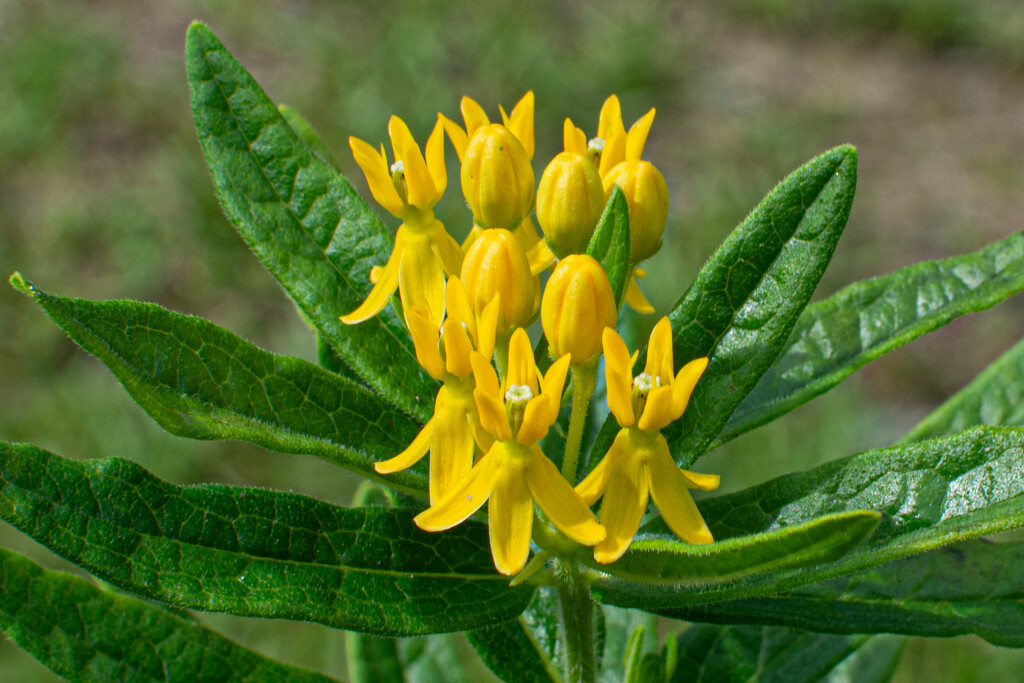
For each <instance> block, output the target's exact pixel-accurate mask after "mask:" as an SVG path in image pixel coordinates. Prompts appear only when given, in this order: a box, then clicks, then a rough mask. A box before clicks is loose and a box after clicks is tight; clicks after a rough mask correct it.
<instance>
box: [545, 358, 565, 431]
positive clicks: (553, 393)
mask: <svg viewBox="0 0 1024 683" xmlns="http://www.w3.org/2000/svg"><path fill="white" fill-rule="evenodd" d="M570 360H571V358H570V357H569V354H565V355H564V356H562V357H561V358H559V359H558V360H556V361H555V362H554V363H552V364H551V367H550V368H548V371H547V372H546V373H544V378H543V382H542V383H541V387H540V391H541V393H542V394H546V395H548V396H550V397H551V404H550V406H549V407H548V413H547V415H545V416H544V419H545V420H547V423H548V425H549V426H550V425H551V424H552V423H553V422H554V421H555V420H557V419H558V409H559V407H560V406H561V403H562V390H563V389H564V388H565V376H566V374H567V373H568V372H569V361H570Z"/></svg>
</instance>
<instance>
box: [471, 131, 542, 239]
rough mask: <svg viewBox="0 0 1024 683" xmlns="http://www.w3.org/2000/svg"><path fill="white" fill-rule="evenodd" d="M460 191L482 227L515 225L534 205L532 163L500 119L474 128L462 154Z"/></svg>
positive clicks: (520, 144)
mask: <svg viewBox="0 0 1024 683" xmlns="http://www.w3.org/2000/svg"><path fill="white" fill-rule="evenodd" d="M462 194H463V195H464V196H465V198H466V202H467V203H468V204H469V208H470V209H471V210H472V211H473V222H474V223H475V224H476V225H478V226H480V227H481V228H505V229H506V230H512V229H514V228H516V227H517V226H518V225H519V223H520V222H522V220H523V218H524V217H526V215H527V214H528V213H530V209H532V208H533V196H534V176H533V166H531V165H530V158H529V157H528V156H527V154H526V150H525V149H524V148H523V145H522V143H520V142H519V140H518V139H516V136H515V135H514V134H513V133H512V131H510V130H509V129H508V128H506V127H505V126H503V125H501V124H500V123H490V124H488V125H486V126H482V127H480V128H477V129H476V130H475V131H474V132H473V135H472V136H470V138H469V142H468V143H467V144H466V152H465V155H464V156H463V158H462Z"/></svg>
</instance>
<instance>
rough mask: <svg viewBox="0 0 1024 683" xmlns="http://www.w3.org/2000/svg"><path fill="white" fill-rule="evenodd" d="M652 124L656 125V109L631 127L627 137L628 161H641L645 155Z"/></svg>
mask: <svg viewBox="0 0 1024 683" xmlns="http://www.w3.org/2000/svg"><path fill="white" fill-rule="evenodd" d="M652 123H654V109H651V110H650V111H649V112H647V113H646V114H644V115H643V117H641V118H640V119H638V120H637V122H636V123H634V124H633V125H632V126H630V128H629V134H628V135H627V136H626V159H632V160H636V161H639V160H640V156H641V155H642V154H643V153H644V144H646V142H647V134H648V133H649V132H650V130H651V124H652Z"/></svg>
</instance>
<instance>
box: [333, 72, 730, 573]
mask: <svg viewBox="0 0 1024 683" xmlns="http://www.w3.org/2000/svg"><path fill="white" fill-rule="evenodd" d="M533 110H534V97H533V93H532V92H529V93H527V94H526V95H525V96H524V97H523V98H522V99H521V100H520V101H519V103H518V104H516V106H515V107H514V108H513V109H512V112H511V114H506V112H505V110H504V109H501V121H502V122H501V123H491V121H490V119H489V118H488V116H487V114H486V113H485V112H484V110H483V108H482V107H481V106H480V105H479V104H477V103H476V102H475V101H473V100H472V99H470V98H468V97H464V98H463V99H462V103H461V113H462V119H463V122H464V124H465V125H464V126H460V125H459V124H458V123H456V122H455V121H453V120H452V119H449V118H447V117H445V116H444V115H441V114H439V115H438V122H437V125H436V126H435V127H434V130H433V132H432V133H431V135H430V137H429V138H428V139H427V143H426V146H425V148H424V150H423V151H422V152H421V149H420V147H419V146H418V145H417V144H416V142H415V140H414V139H413V137H412V135H411V133H410V132H409V129H408V128H407V127H406V125H405V124H404V123H403V122H402V120H401V119H399V118H398V117H397V116H393V117H392V118H391V121H390V123H389V126H388V132H389V135H390V138H391V147H392V152H393V157H394V162H393V163H391V165H390V166H389V165H388V158H387V155H386V152H385V150H384V147H383V146H381V148H380V152H379V153H378V152H377V150H376V149H375V148H374V147H372V146H370V145H369V144H367V143H365V142H363V141H361V140H357V139H355V138H351V139H350V140H349V144H350V146H351V148H352V152H353V154H354V156H355V159H356V162H357V163H358V164H359V166H360V167H361V168H362V170H363V172H364V173H365V174H366V179H367V182H368V184H369V186H370V191H371V192H372V194H373V196H374V198H375V199H376V200H377V201H378V202H379V203H380V204H381V206H383V207H384V208H385V209H387V210H388V211H389V212H391V213H392V214H394V215H395V216H397V217H398V218H400V219H401V221H402V223H401V225H400V226H399V227H398V231H397V233H396V236H395V247H394V250H393V251H392V253H391V256H390V258H389V259H388V261H387V264H386V265H384V266H383V267H376V268H374V269H373V270H372V271H371V273H370V279H371V281H372V283H373V285H374V286H373V288H372V290H371V292H370V294H369V296H368V297H367V299H366V300H365V301H364V302H363V304H362V305H360V306H359V307H358V308H357V309H356V310H355V311H353V312H352V313H350V314H349V315H346V316H344V317H343V318H342V321H344V322H345V323H349V324H354V323H358V322H361V321H363V320H366V319H367V318H369V317H372V316H374V315H376V314H377V313H378V312H379V311H380V310H382V309H383V308H384V306H386V305H387V303H388V301H389V300H390V297H391V295H392V294H393V293H394V291H395V289H396V288H397V289H398V292H399V296H400V298H401V302H402V311H403V312H404V316H405V321H406V324H407V326H408V328H409V332H410V334H411V336H412V340H413V343H414V346H415V348H416V357H417V359H418V360H419V363H420V364H421V365H422V366H423V368H424V369H425V370H426V371H427V372H428V373H429V374H430V375H431V376H432V377H434V378H435V379H437V380H439V381H440V382H442V385H441V388H440V389H439V391H438V393H437V396H436V398H435V403H434V414H433V417H432V418H431V419H430V421H428V422H427V424H426V425H424V427H423V429H422V430H421V432H420V433H419V435H418V436H417V437H416V438H415V439H414V440H413V442H412V443H411V444H410V445H409V447H408V448H406V449H405V450H404V451H403V452H402V453H399V454H398V455H396V456H395V457H394V458H392V459H390V460H387V461H385V462H379V463H377V464H376V469H377V471H378V472H380V473H382V474H387V473H391V472H397V471H399V470H403V469H405V468H408V467H410V466H412V465H413V464H415V463H416V462H418V461H419V460H420V459H421V458H422V457H423V456H424V455H426V454H427V452H428V451H429V453H430V467H429V472H430V474H429V496H430V507H429V508H428V509H427V510H425V511H424V512H423V513H421V514H420V515H419V516H417V517H416V523H417V524H418V525H419V526H420V527H421V528H423V529H425V530H427V531H441V530H444V529H449V528H451V527H453V526H455V525H457V524H460V523H461V522H463V521H464V520H465V519H467V518H468V517H470V516H471V515H473V514H474V513H476V512H477V511H478V510H480V508H481V507H482V506H483V505H484V504H485V503H488V511H487V514H488V523H489V530H490V539H491V552H492V555H493V558H494V563H495V566H496V567H497V569H498V570H499V571H500V572H502V573H504V574H508V575H511V574H516V573H518V572H519V571H520V570H522V569H523V567H524V566H525V565H526V561H527V559H528V558H529V554H530V544H531V540H539V539H540V538H541V537H543V538H548V539H550V537H551V535H550V534H541V535H540V536H538V537H537V538H536V539H535V538H534V537H533V530H534V529H535V528H537V524H541V525H543V527H544V528H545V529H547V528H548V527H547V525H548V524H550V525H552V526H553V527H554V528H555V529H557V530H558V531H559V532H561V534H562V535H564V536H565V537H566V538H568V539H570V540H571V541H573V542H574V543H575V544H579V545H583V546H593V547H594V551H593V552H594V559H595V560H596V561H597V562H599V563H603V564H608V563H611V562H614V561H615V560H617V559H618V558H619V557H621V556H622V554H623V553H625V552H626V550H627V549H628V548H629V545H630V543H631V542H632V540H633V537H634V536H635V535H636V532H637V529H638V528H639V526H640V521H641V518H642V517H643V515H644V513H645V511H646V509H647V503H648V498H652V499H653V501H654V504H655V506H656V507H657V508H658V510H659V511H660V513H661V515H662V517H663V518H664V520H665V522H666V523H667V524H668V526H669V528H671V529H672V531H674V532H675V533H676V534H677V535H678V536H679V537H680V538H681V539H683V540H684V541H685V542H688V543H710V542H712V540H713V539H712V537H711V533H710V531H709V530H708V527H707V525H706V524H705V523H704V520H703V519H702V518H701V516H700V513H699V512H698V511H697V508H696V506H695V505H694V503H693V499H692V498H691V497H690V494H689V489H693V488H698V489H703V490H710V489H714V488H716V487H717V486H718V477H717V476H712V475H702V474H695V473H692V472H687V471H684V470H680V469H679V468H678V467H677V466H676V464H675V462H674V460H673V459H672V456H671V454H670V451H669V447H668V443H667V442H666V440H665V438H664V437H663V436H662V435H661V430H662V429H663V428H664V427H666V426H667V425H668V424H669V423H670V422H672V421H674V420H677V419H679V417H680V416H681V415H682V413H683V411H684V410H685V408H686V405H687V403H688V401H689V397H690V394H691V392H692V391H693V389H694V386H695V385H696V384H697V382H698V380H699V379H700V377H701V375H702V374H703V372H704V369H705V368H706V367H707V364H708V359H707V358H698V359H695V360H691V361H690V362H688V363H686V364H684V365H683V366H682V368H681V369H679V370H678V371H676V368H675V365H674V353H673V343H672V330H671V326H670V324H669V320H668V319H667V318H662V319H661V320H660V321H659V322H658V323H657V325H655V327H654V331H653V332H652V334H651V338H650V343H649V345H648V350H647V361H646V367H645V369H644V372H642V373H640V374H638V375H636V376H635V377H634V376H633V375H632V372H633V364H634V362H635V360H636V356H637V354H635V353H634V354H633V355H630V353H629V350H628V349H627V348H626V345H625V343H624V342H623V341H622V338H621V337H620V336H619V334H618V333H617V332H616V331H615V325H616V320H617V318H618V313H619V307H620V305H621V304H622V303H625V304H627V305H629V306H631V307H632V308H634V309H635V310H637V311H639V312H641V313H650V312H653V308H652V307H651V305H650V304H649V303H648V302H647V300H646V298H645V297H644V295H643V293H642V292H641V291H640V288H639V286H638V284H637V280H636V279H635V278H642V277H643V275H644V271H643V270H641V269H640V268H639V267H638V266H639V265H640V263H641V262H642V261H644V260H645V259H647V258H649V257H651V256H652V255H653V254H655V253H656V252H657V251H658V249H659V248H660V246H661V234H662V231H663V230H664V227H665V221H666V217H667V212H668V190H667V186H666V183H665V179H664V178H663V177H662V175H661V173H660V172H659V171H658V170H657V169H656V168H655V167H654V166H653V165H652V164H651V163H650V162H648V161H645V160H643V159H642V158H641V157H642V155H643V149H644V145H645V143H646V141H647V135H648V133H649V131H650V129H651V124H652V123H653V121H654V110H653V109H652V110H651V111H649V112H648V113H647V114H646V115H644V116H643V117H641V118H640V119H639V120H638V121H636V123H634V124H633V125H632V126H631V127H630V129H629V130H628V131H627V130H626V128H625V126H624V125H623V122H622V113H621V108H620V105H619V100H618V98H617V97H615V96H614V95H613V96H611V97H609V98H608V100H607V101H606V102H605V104H604V106H603V107H602V109H601V113H600V117H599V122H598V128H597V136H596V137H594V138H592V139H590V140H588V139H587V138H586V135H585V134H584V132H583V131H582V130H581V129H579V128H577V127H576V126H575V125H574V124H573V122H572V121H570V120H569V119H566V120H565V124H564V126H563V147H564V151H562V152H560V153H559V154H558V155H556V156H555V158H554V159H552V160H551V162H550V163H549V164H548V165H547V166H546V168H545V169H544V172H543V174H542V175H541V177H540V181H539V184H538V183H537V182H536V177H535V175H534V171H533V166H532V160H533V156H534V134H533ZM445 134H447V136H448V137H449V139H450V140H451V142H452V144H453V146H454V148H455V151H456V153H457V154H458V158H459V162H460V164H461V171H460V179H461V185H462V193H463V197H464V198H465V201H466V204H467V205H468V206H469V209H470V211H471V212H472V220H473V227H472V229H471V230H470V232H469V235H468V237H467V238H466V240H465V241H464V243H463V244H462V245H461V246H460V245H459V244H458V243H457V242H455V240H453V239H452V237H451V236H450V235H449V234H448V232H447V231H446V229H445V227H444V226H443V225H442V224H441V222H440V221H438V220H437V218H436V217H435V216H434V211H433V207H434V205H435V204H436V203H437V202H438V201H439V200H440V198H441V196H442V195H443V193H444V191H445V188H446V186H447V172H446V169H445V164H444V136H445ZM616 187H618V188H620V189H621V190H622V192H623V194H624V195H625V198H626V201H627V204H628V207H629V227H630V239H631V242H630V258H629V271H627V272H629V273H631V274H632V275H633V276H634V277H629V278H628V280H629V282H628V286H627V287H626V288H625V293H624V294H623V296H622V301H616V298H615V295H614V294H613V289H612V285H611V283H610V282H609V278H608V274H607V272H606V271H605V268H604V267H603V266H602V264H601V263H600V262H598V261H597V260H595V259H594V258H593V257H591V256H589V255H588V254H587V253H586V251H587V248H588V245H589V243H590V240H591V236H592V235H593V233H594V231H595V229H596V228H597V226H598V223H599V221H600V218H601V216H602V213H603V212H604V210H605V204H606V203H607V201H608V199H609V197H610V196H611V194H612V192H613V190H614V188H616ZM531 214H533V215H535V216H536V220H537V224H539V225H540V228H541V229H542V231H543V237H542V236H541V235H540V234H539V233H538V231H537V228H536V226H535V224H534V222H533V218H532V217H531ZM549 268H553V270H552V272H551V274H550V276H549V277H548V278H547V283H546V286H545V287H544V289H543V293H542V288H541V280H540V278H539V275H540V273H542V272H543V271H545V270H547V269H549ZM619 272H621V271H619ZM619 282H620V283H621V280H620V281H619ZM620 291H621V289H620ZM538 314H539V318H540V322H541V327H542V328H543V333H544V336H545V337H546V341H547V350H548V353H549V354H550V355H551V359H552V362H551V363H550V365H548V366H547V369H546V370H544V371H542V367H541V365H539V364H538V359H537V358H536V357H535V355H534V350H533V347H532V345H531V343H530V338H529V336H528V333H527V329H528V328H529V327H530V326H531V325H532V324H533V322H534V321H535V320H536V319H537V318H538ZM602 357H603V358H604V360H605V377H606V386H607V397H608V398H607V400H608V408H609V410H610V411H611V413H612V415H614V416H615V419H616V420H617V421H618V423H619V426H620V428H621V429H620V431H619V433H618V436H616V438H615V441H614V443H613V444H612V446H611V448H610V449H609V450H608V452H607V453H606V454H605V456H604V458H603V459H602V460H601V461H600V462H599V463H598V464H597V466H596V467H594V469H593V470H592V471H591V472H590V473H589V475H588V476H586V477H585V478H584V479H583V481H582V482H580V483H579V484H578V485H577V486H575V487H574V486H573V484H574V483H575V482H576V471H575V467H576V462H577V459H578V455H579V447H580V437H581V434H582V425H583V423H584V419H585V416H586V410H587V405H588V403H589V399H590V396H591V393H592V392H593V389H594V384H595V376H596V373H597V368H598V364H599V361H600V359H601V358H602ZM570 371H571V376H572V390H571V391H572V394H573V409H572V418H571V421H570V425H569V433H568V437H567V439H566V445H565V449H564V450H565V453H564V456H563V463H562V469H561V471H559V469H558V468H557V467H556V466H555V464H554V463H553V462H552V461H551V460H550V459H549V458H548V456H547V455H545V453H544V451H543V450H542V448H541V445H540V442H541V441H542V440H543V439H544V438H545V437H546V436H547V434H548V431H549V429H550V428H551V426H552V425H553V424H554V423H555V422H556V420H557V419H558V414H559V410H560V408H561V406H562V403H563V396H562V395H563V391H564V389H565V385H566V380H567V378H568V377H569V375H570ZM602 497H603V501H602V503H601V508H600V511H599V513H598V515H597V516H595V514H594V513H593V512H592V511H591V509H590V506H592V505H594V504H595V503H596V502H597V500H598V499H600V498H602ZM535 504H536V505H535ZM535 518H536V520H537V522H536V523H535Z"/></svg>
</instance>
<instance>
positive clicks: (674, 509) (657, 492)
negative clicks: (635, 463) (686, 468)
mask: <svg viewBox="0 0 1024 683" xmlns="http://www.w3.org/2000/svg"><path fill="white" fill-rule="evenodd" d="M658 441H659V443H658V446H657V447H656V448H655V449H654V450H653V452H652V453H651V457H650V459H649V467H650V471H651V483H650V486H651V497H652V498H653V499H654V505H655V507H657V508H658V510H659V511H660V512H661V517H662V519H664V520H665V523H666V524H668V527H669V528H670V529H672V531H673V532H674V533H675V535H676V536H678V537H679V538H681V539H683V540H684V541H686V542H687V543H694V544H699V543H711V542H713V541H714V540H715V539H714V538H712V536H711V530H710V529H708V525H707V524H705V523H704V518H703V517H701V516H700V512H699V511H698V510H697V506H696V505H694V503H693V498H692V497H691V496H690V492H689V491H688V490H687V486H686V483H687V482H686V479H685V477H684V476H683V473H682V472H680V471H679V468H678V467H677V466H676V464H675V462H674V461H673V460H672V456H671V455H670V454H669V451H668V444H667V443H666V442H665V438H664V437H662V436H660V435H659V439H658ZM606 500H607V498H606Z"/></svg>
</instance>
